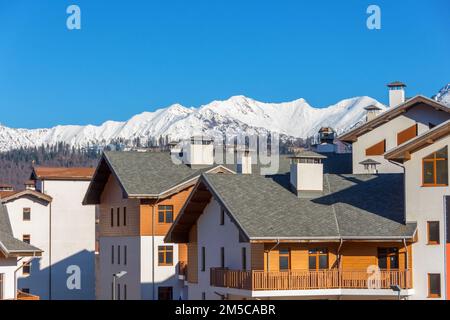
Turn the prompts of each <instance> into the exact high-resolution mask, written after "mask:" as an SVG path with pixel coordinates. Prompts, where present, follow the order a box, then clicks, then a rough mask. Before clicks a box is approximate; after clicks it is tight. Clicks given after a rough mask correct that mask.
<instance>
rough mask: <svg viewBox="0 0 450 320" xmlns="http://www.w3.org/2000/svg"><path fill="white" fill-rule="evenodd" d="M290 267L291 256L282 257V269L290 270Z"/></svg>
mask: <svg viewBox="0 0 450 320" xmlns="http://www.w3.org/2000/svg"><path fill="white" fill-rule="evenodd" d="M288 269H289V258H288V257H280V270H288Z"/></svg>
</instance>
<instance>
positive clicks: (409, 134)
mask: <svg viewBox="0 0 450 320" xmlns="http://www.w3.org/2000/svg"><path fill="white" fill-rule="evenodd" d="M416 136H417V124H415V125H413V126H411V127H409V128H408V129H405V130H403V131H401V132H399V133H398V134H397V145H401V144H402V143H404V142H406V141H408V140H411V139H412V138H415V137H416Z"/></svg>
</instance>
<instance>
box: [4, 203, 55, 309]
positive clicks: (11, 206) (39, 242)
mask: <svg viewBox="0 0 450 320" xmlns="http://www.w3.org/2000/svg"><path fill="white" fill-rule="evenodd" d="M5 205H6V210H7V212H8V216H9V220H10V222H11V227H12V230H13V235H14V237H15V238H16V239H19V240H22V238H23V235H25V234H28V235H30V237H31V244H32V245H33V246H35V247H37V248H39V249H41V250H43V251H44V252H43V253H42V256H41V257H38V258H34V259H33V260H32V262H31V273H30V275H23V272H22V270H20V271H18V272H17V282H18V283H17V288H18V289H22V288H28V289H30V293H31V294H34V295H38V296H39V297H40V298H41V299H42V300H46V299H49V291H50V282H49V281H50V277H49V275H50V269H49V241H50V234H49V217H50V204H49V203H48V202H45V201H42V200H40V199H37V198H35V197H30V196H23V197H21V198H19V199H15V200H13V201H9V202H7V203H6V204H5ZM24 208H30V209H31V220H30V221H24V220H23V209H24ZM26 260H29V258H26Z"/></svg>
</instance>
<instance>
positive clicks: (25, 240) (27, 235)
mask: <svg viewBox="0 0 450 320" xmlns="http://www.w3.org/2000/svg"><path fill="white" fill-rule="evenodd" d="M22 241H23V242H25V243H28V244H30V243H31V236H30V235H29V234H24V235H23V236H22Z"/></svg>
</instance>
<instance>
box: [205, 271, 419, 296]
mask: <svg viewBox="0 0 450 320" xmlns="http://www.w3.org/2000/svg"><path fill="white" fill-rule="evenodd" d="M393 285H398V286H400V288H402V289H411V288H412V274H411V271H410V270H389V271H387V270H382V271H380V273H379V275H378V276H375V275H373V274H369V273H367V271H366V270H338V269H332V270H321V271H308V270H306V271H304V270H298V271H296V270H291V271H280V272H275V271H273V272H272V271H271V272H265V271H255V270H253V271H240V270H228V269H220V268H211V286H214V287H223V288H234V289H243V290H251V291H258V290H259V291H261V290H264V291H270V290H314V289H391V286H393Z"/></svg>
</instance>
